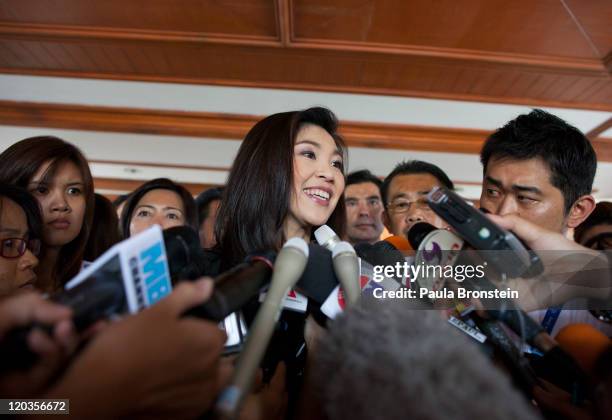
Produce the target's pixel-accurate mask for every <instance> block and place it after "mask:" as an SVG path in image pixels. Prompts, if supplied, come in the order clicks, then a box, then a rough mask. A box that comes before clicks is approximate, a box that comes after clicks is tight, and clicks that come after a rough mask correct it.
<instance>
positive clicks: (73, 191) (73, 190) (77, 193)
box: [68, 187, 82, 195]
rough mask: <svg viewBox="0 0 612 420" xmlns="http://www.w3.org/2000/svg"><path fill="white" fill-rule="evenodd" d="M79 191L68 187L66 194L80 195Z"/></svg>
mask: <svg viewBox="0 0 612 420" xmlns="http://www.w3.org/2000/svg"><path fill="white" fill-rule="evenodd" d="M81 192H82V191H81V189H80V188H77V187H70V188H68V194H70V195H80V194H81Z"/></svg>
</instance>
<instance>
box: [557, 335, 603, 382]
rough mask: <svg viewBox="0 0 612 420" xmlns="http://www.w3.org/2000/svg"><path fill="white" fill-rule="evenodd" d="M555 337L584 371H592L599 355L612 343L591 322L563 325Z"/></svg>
mask: <svg viewBox="0 0 612 420" xmlns="http://www.w3.org/2000/svg"><path fill="white" fill-rule="evenodd" d="M555 339H556V340H557V342H558V343H559V345H560V346H561V348H562V349H563V350H565V351H566V352H568V353H569V354H570V355H571V356H572V357H573V358H574V359H576V361H577V362H578V364H580V367H581V368H582V369H584V371H586V372H589V373H592V372H593V368H594V366H595V362H596V361H597V359H598V358H599V356H600V355H601V354H602V353H603V352H604V351H605V350H606V349H607V348H608V347H610V346H611V345H612V342H611V341H610V339H609V338H608V337H607V336H606V335H605V334H603V333H602V332H600V331H599V330H597V329H596V328H595V327H594V326H592V325H589V324H570V325H568V326H566V327H563V328H562V329H561V331H559V333H558V334H557V335H556V337H555Z"/></svg>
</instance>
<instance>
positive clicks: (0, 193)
mask: <svg viewBox="0 0 612 420" xmlns="http://www.w3.org/2000/svg"><path fill="white" fill-rule="evenodd" d="M1 197H3V198H8V199H9V200H12V201H14V202H15V204H17V205H18V206H19V207H21V209H22V210H23V212H24V213H25V216H26V221H27V223H28V239H42V227H43V222H42V214H41V212H40V206H39V204H38V200H36V198H34V196H32V195H31V194H30V193H29V192H28V191H27V190H25V189H23V188H21V187H17V186H15V185H10V184H4V183H0V198H1ZM0 211H2V203H1V201H0Z"/></svg>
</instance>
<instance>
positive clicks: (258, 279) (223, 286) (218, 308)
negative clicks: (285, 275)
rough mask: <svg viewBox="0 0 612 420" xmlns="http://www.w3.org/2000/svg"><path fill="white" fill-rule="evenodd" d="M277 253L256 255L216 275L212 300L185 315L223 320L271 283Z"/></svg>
mask: <svg viewBox="0 0 612 420" xmlns="http://www.w3.org/2000/svg"><path fill="white" fill-rule="evenodd" d="M273 261H274V255H273V254H271V253H268V254H256V255H251V256H249V257H248V258H247V261H246V262H244V263H242V264H239V265H237V266H236V267H234V268H233V269H231V270H229V271H226V272H225V273H223V274H221V275H219V276H218V277H216V278H215V288H214V290H213V293H212V295H211V296H210V299H208V300H207V301H206V302H205V303H203V304H201V305H198V306H195V307H193V308H191V309H189V310H188V311H186V312H185V313H184V315H185V316H195V317H198V318H204V319H210V320H212V321H217V322H221V321H222V320H224V319H225V318H226V317H227V316H229V315H230V314H232V313H234V312H236V311H237V310H239V309H240V308H242V307H243V306H244V305H246V304H247V303H248V302H249V301H250V300H251V299H253V297H256V296H257V295H258V294H259V292H260V290H261V288H262V287H264V286H265V285H266V284H268V283H269V282H270V277H271V275H272V269H273Z"/></svg>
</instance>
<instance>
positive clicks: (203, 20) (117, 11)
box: [0, 0, 279, 39]
mask: <svg viewBox="0 0 612 420" xmlns="http://www.w3.org/2000/svg"><path fill="white" fill-rule="evenodd" d="M0 21H4V22H10V23H16V24H24V23H25V24H42V25H48V26H69V27H70V26H74V27H81V28H83V29H84V30H87V29H88V27H91V28H92V29H93V28H100V29H101V28H106V29H114V30H119V31H126V32H129V31H153V32H176V33H197V34H201V35H202V37H204V36H205V35H206V34H217V35H227V36H232V37H247V38H262V39H278V37H279V36H278V33H277V19H276V13H275V4H274V2H273V1H269V0H180V1H167V0H130V1H126V0H104V1H97V0H5V1H2V2H0Z"/></svg>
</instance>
